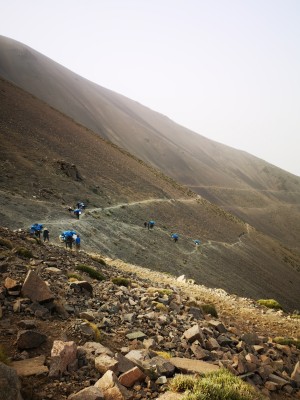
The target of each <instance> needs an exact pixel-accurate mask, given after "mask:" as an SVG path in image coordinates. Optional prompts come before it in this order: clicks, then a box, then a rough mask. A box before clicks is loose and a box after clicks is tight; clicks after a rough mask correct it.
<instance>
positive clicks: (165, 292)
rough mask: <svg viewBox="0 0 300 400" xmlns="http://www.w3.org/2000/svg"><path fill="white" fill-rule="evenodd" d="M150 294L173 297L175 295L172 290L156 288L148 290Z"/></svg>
mask: <svg viewBox="0 0 300 400" xmlns="http://www.w3.org/2000/svg"><path fill="white" fill-rule="evenodd" d="M147 292H148V293H158V294H159V295H160V296H171V295H172V294H173V290H172V289H161V288H155V287H149V288H148V289H147Z"/></svg>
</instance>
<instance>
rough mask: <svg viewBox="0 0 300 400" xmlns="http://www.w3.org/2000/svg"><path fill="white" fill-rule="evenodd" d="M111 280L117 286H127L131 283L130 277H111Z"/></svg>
mask: <svg viewBox="0 0 300 400" xmlns="http://www.w3.org/2000/svg"><path fill="white" fill-rule="evenodd" d="M111 281H112V283H114V284H115V285H118V286H125V287H128V286H130V285H131V281H130V279H127V278H122V277H118V278H112V280H111Z"/></svg>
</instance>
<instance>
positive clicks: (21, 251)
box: [16, 247, 33, 258]
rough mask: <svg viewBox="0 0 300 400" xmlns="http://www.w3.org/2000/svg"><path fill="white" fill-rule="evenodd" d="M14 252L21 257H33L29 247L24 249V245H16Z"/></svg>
mask: <svg viewBox="0 0 300 400" xmlns="http://www.w3.org/2000/svg"><path fill="white" fill-rule="evenodd" d="M16 254H17V255H18V256H20V257H23V258H32V257H33V254H32V251H31V250H29V249H26V248H25V247H18V248H17V249H16Z"/></svg>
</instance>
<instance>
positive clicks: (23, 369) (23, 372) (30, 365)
mask: <svg viewBox="0 0 300 400" xmlns="http://www.w3.org/2000/svg"><path fill="white" fill-rule="evenodd" d="M45 360H46V357H45V356H43V355H42V356H38V357H34V358H28V359H26V360H21V361H13V362H12V363H11V367H12V368H14V369H15V370H16V372H17V374H18V376H31V375H42V374H45V373H46V374H47V373H48V367H47V366H46V365H44V364H45Z"/></svg>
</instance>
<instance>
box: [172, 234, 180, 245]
mask: <svg viewBox="0 0 300 400" xmlns="http://www.w3.org/2000/svg"><path fill="white" fill-rule="evenodd" d="M171 238H172V239H173V240H174V242H175V243H176V242H177V241H178V239H179V235H178V234H177V233H172V235H171Z"/></svg>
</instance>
